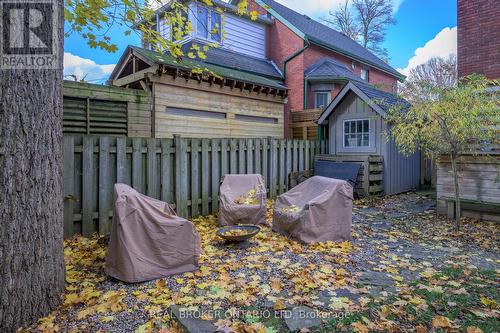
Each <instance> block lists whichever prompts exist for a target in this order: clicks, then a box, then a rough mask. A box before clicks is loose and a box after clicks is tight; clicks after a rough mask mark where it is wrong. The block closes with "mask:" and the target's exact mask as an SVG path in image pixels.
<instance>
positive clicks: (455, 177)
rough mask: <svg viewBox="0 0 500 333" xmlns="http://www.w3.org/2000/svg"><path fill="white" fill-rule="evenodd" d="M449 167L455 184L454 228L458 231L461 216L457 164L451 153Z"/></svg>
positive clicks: (454, 156) (455, 157)
mask: <svg viewBox="0 0 500 333" xmlns="http://www.w3.org/2000/svg"><path fill="white" fill-rule="evenodd" d="M450 157H451V169H452V170H453V183H454V186H455V230H456V231H460V218H461V214H462V211H461V208H460V185H459V184H458V166H457V156H456V155H455V154H454V153H451V155H450Z"/></svg>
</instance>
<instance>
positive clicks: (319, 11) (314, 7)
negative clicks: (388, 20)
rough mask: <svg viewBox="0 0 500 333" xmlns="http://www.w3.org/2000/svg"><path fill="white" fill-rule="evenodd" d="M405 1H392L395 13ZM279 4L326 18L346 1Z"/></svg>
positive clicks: (299, 0)
mask: <svg viewBox="0 0 500 333" xmlns="http://www.w3.org/2000/svg"><path fill="white" fill-rule="evenodd" d="M403 1H404V0H392V3H393V6H394V13H396V12H397V11H398V9H399V6H401V4H402V3H403ZM277 2H279V3H281V4H283V5H285V6H287V7H289V8H291V9H293V10H295V11H296V12H299V13H302V14H307V15H309V16H313V17H324V16H326V15H328V12H329V11H330V10H331V9H335V8H337V7H338V6H339V5H342V4H344V2H345V0H308V1H304V0H277Z"/></svg>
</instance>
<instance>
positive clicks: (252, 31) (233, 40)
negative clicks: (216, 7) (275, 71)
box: [223, 14, 266, 59]
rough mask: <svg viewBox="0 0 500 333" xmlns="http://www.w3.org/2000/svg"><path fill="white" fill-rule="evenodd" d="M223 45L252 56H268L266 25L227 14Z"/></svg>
mask: <svg viewBox="0 0 500 333" xmlns="http://www.w3.org/2000/svg"><path fill="white" fill-rule="evenodd" d="M224 31H225V39H224V41H223V47H224V48H227V49H229V50H231V51H234V52H238V53H243V54H245V55H249V56H252V57H257V58H262V59H264V58H265V57H266V27H265V26H264V25H262V24H260V23H257V22H252V21H250V20H248V19H245V18H241V17H237V16H235V15H231V14H226V15H225V17H224Z"/></svg>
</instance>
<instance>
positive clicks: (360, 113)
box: [328, 93, 382, 155]
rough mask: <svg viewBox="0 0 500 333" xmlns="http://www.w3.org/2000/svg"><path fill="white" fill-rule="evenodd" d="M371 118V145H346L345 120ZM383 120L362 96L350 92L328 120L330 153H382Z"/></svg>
mask: <svg viewBox="0 0 500 333" xmlns="http://www.w3.org/2000/svg"><path fill="white" fill-rule="evenodd" d="M355 119H369V120H370V146H369V147H355V148H354V147H352V148H345V147H344V139H343V134H344V126H343V124H344V120H355ZM381 122H382V118H381V117H380V115H378V114H377V113H376V112H375V111H373V109H372V108H371V107H370V106H369V105H367V104H366V103H365V102H364V101H363V100H362V99H361V98H359V97H357V96H356V95H354V94H353V93H349V94H348V95H347V96H345V97H344V100H343V101H342V102H341V103H340V104H339V105H338V106H337V108H336V109H335V111H334V112H333V113H332V114H331V115H330V117H329V120H328V127H329V134H330V138H329V140H330V142H329V147H330V154H341V155H347V154H355V155H359V154H368V155H380V153H381V137H382V133H381Z"/></svg>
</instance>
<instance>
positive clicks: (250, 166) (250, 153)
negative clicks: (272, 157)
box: [246, 139, 254, 174]
mask: <svg viewBox="0 0 500 333" xmlns="http://www.w3.org/2000/svg"><path fill="white" fill-rule="evenodd" d="M246 162H247V173H248V174H252V173H254V171H253V140H252V139H247V155H246Z"/></svg>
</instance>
